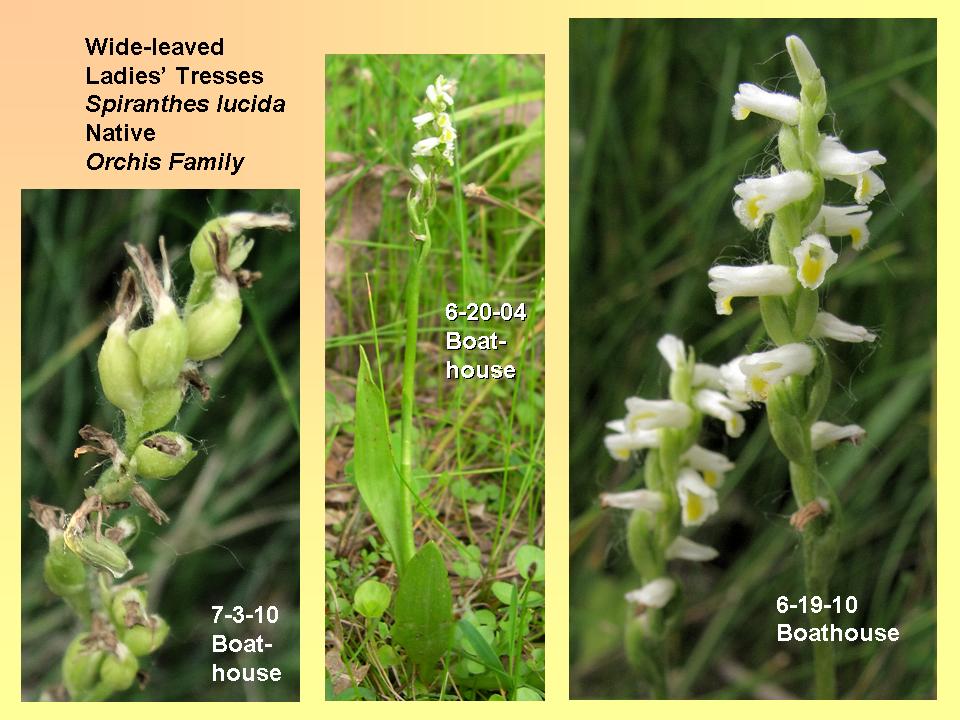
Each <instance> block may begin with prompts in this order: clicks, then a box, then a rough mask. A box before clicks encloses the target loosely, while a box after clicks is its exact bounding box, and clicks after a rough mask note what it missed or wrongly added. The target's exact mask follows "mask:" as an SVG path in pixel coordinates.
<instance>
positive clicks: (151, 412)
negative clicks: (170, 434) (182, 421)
mask: <svg viewBox="0 0 960 720" xmlns="http://www.w3.org/2000/svg"><path fill="white" fill-rule="evenodd" d="M181 405H183V389H182V387H181V386H180V384H179V383H177V384H174V385H171V386H170V387H165V388H160V389H159V390H151V391H149V392H148V393H147V394H146V397H145V398H144V400H143V410H142V412H141V415H140V421H139V425H138V426H139V428H140V430H141V432H149V431H151V430H156V429H158V428H162V427H163V426H164V425H167V424H169V423H170V422H171V421H172V420H173V419H174V418H176V417H177V413H178V412H180V406H181Z"/></svg>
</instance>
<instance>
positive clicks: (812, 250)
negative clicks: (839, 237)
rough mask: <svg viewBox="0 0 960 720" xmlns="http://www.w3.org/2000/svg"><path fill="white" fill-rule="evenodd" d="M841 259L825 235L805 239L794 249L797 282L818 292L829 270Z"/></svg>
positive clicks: (810, 236)
mask: <svg viewBox="0 0 960 720" xmlns="http://www.w3.org/2000/svg"><path fill="white" fill-rule="evenodd" d="M839 257H840V256H839V255H837V254H836V253H835V252H834V251H833V247H832V246H831V245H830V241H829V240H828V239H827V237H826V236H825V235H809V236H807V237H805V238H804V239H803V240H801V241H800V245H799V246H797V247H795V248H794V249H793V258H794V260H796V261H797V280H798V281H799V282H800V284H801V285H803V286H804V287H805V288H807V289H808V290H816V289H817V288H818V287H820V285H822V284H823V280H824V278H826V276H827V270H829V269H830V268H831V267H833V266H834V265H835V264H836V262H837V259H838V258H839Z"/></svg>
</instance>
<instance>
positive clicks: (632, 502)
mask: <svg viewBox="0 0 960 720" xmlns="http://www.w3.org/2000/svg"><path fill="white" fill-rule="evenodd" d="M600 505H601V506H602V507H611V508H619V509H621V510H647V511H649V512H660V511H661V510H663V509H664V508H665V507H666V501H665V500H664V499H663V493H659V492H656V491H655V490H630V491H628V492H619V493H603V494H602V495H601V496H600Z"/></svg>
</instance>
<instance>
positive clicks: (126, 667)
mask: <svg viewBox="0 0 960 720" xmlns="http://www.w3.org/2000/svg"><path fill="white" fill-rule="evenodd" d="M139 669H140V663H138V662H137V656H136V655H134V654H133V653H132V652H130V648H128V647H127V646H126V645H124V644H123V643H117V647H116V649H115V650H114V651H113V652H108V653H106V657H104V658H103V663H102V664H101V665H100V685H101V686H104V687H105V688H107V689H109V690H110V691H111V692H122V691H123V690H126V689H127V688H129V687H130V686H131V685H133V681H134V680H136V679H137V670H139Z"/></svg>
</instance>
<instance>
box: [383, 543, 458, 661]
mask: <svg viewBox="0 0 960 720" xmlns="http://www.w3.org/2000/svg"><path fill="white" fill-rule="evenodd" d="M393 615H394V618H396V625H394V628H393V637H394V639H395V640H396V641H397V643H399V645H400V646H401V647H402V648H403V649H404V650H406V651H407V655H408V656H409V657H410V658H411V659H412V660H413V661H414V662H415V663H416V664H417V665H418V666H420V667H421V668H422V669H425V670H426V669H432V668H433V667H434V666H435V665H436V664H437V661H438V660H439V659H440V658H441V657H442V656H443V654H444V653H445V652H446V651H447V650H449V649H450V645H451V644H452V642H453V597H452V595H451V593H450V581H449V579H448V578H447V566H446V565H445V564H444V562H443V556H442V555H441V554H440V550H439V549H437V546H436V545H435V544H434V543H433V541H431V542H428V543H427V544H426V545H424V546H423V547H422V548H420V550H419V552H417V554H416V555H414V556H413V559H412V560H411V561H410V563H409V564H408V565H407V569H406V570H405V571H404V572H403V575H401V576H400V587H399V588H397V600H396V603H395V606H394V613H393Z"/></svg>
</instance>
